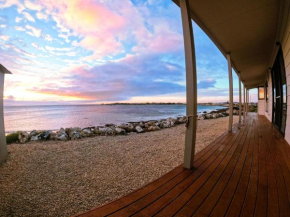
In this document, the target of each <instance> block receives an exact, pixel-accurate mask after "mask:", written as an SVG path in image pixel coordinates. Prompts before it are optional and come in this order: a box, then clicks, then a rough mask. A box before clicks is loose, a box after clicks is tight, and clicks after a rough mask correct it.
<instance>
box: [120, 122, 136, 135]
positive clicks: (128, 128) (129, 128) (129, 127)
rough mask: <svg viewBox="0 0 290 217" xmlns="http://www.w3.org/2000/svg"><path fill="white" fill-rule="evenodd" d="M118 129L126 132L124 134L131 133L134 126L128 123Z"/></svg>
mask: <svg viewBox="0 0 290 217" xmlns="http://www.w3.org/2000/svg"><path fill="white" fill-rule="evenodd" d="M118 127H119V128H122V129H124V130H126V132H128V133H129V132H133V131H134V126H133V125H132V124H130V123H124V124H121V125H119V126H118Z"/></svg>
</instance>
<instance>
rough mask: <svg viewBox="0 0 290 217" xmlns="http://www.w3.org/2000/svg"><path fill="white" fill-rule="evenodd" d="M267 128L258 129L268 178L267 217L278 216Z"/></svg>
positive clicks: (275, 183)
mask: <svg viewBox="0 0 290 217" xmlns="http://www.w3.org/2000/svg"><path fill="white" fill-rule="evenodd" d="M266 129H267V127H266V128H265V126H264V125H263V126H262V127H260V128H259V130H260V131H261V132H262V138H263V144H264V147H265V157H266V167H267V178H268V186H267V188H268V203H267V204H268V205H267V215H268V216H273V217H276V216H279V201H278V191H277V182H276V175H275V171H274V165H273V161H272V156H271V152H270V149H269V145H268V139H267V138H266V135H265V134H268V133H269V131H268V130H267V131H266Z"/></svg>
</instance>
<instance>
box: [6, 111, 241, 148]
mask: <svg viewBox="0 0 290 217" xmlns="http://www.w3.org/2000/svg"><path fill="white" fill-rule="evenodd" d="M234 111H236V110H234ZM234 114H237V112H234ZM228 115H229V114H228V108H222V109H216V110H212V111H210V112H209V113H208V112H206V111H204V112H200V113H199V114H198V117H197V119H198V120H204V119H216V118H220V117H227V116H228ZM186 122H187V117H186V116H178V117H176V118H171V117H169V118H167V119H159V120H149V121H138V122H126V123H122V124H119V125H116V124H105V125H103V126H88V127H85V128H80V127H70V128H60V129H59V130H32V131H16V132H13V133H7V134H6V138H7V143H8V144H10V143H22V144H23V143H26V142H30V141H40V140H41V141H45V140H59V141H68V140H76V139H81V138H85V137H93V136H116V135H128V134H134V133H145V132H149V131H157V130H161V129H165V128H171V127H175V126H177V125H179V124H184V123H186Z"/></svg>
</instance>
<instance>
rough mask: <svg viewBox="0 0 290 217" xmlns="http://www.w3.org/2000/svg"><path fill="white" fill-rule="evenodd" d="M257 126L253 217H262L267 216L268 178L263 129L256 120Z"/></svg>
mask: <svg viewBox="0 0 290 217" xmlns="http://www.w3.org/2000/svg"><path fill="white" fill-rule="evenodd" d="M258 123H259V124H258V126H257V127H256V131H257V135H258V140H259V181H258V192H257V202H256V207H255V216H257V217H264V216H267V209H265V207H267V206H268V187H267V186H268V177H267V166H266V154H265V144H264V141H263V132H262V131H260V129H263V128H262V127H263V125H261V123H260V121H259V120H258Z"/></svg>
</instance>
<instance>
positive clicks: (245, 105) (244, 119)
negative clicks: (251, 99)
mask: <svg viewBox="0 0 290 217" xmlns="http://www.w3.org/2000/svg"><path fill="white" fill-rule="evenodd" d="M243 90H244V106H243V107H244V121H245V119H246V87H245V83H244V88H243Z"/></svg>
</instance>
